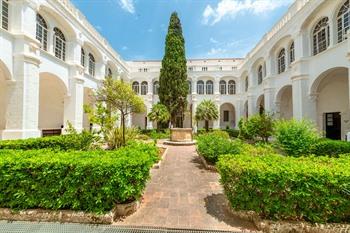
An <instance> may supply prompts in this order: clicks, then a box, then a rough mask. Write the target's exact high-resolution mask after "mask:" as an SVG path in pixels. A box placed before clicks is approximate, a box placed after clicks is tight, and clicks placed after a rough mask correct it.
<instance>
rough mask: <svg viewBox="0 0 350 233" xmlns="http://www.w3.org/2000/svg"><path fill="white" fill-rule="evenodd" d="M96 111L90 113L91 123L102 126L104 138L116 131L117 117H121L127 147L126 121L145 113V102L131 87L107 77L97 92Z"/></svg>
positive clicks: (123, 139)
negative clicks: (128, 117)
mask: <svg viewBox="0 0 350 233" xmlns="http://www.w3.org/2000/svg"><path fill="white" fill-rule="evenodd" d="M95 99H96V102H97V104H96V110H95V111H91V109H90V110H88V112H89V111H90V115H91V117H90V118H91V119H90V120H91V121H92V122H94V123H97V124H99V125H100V126H101V131H102V133H103V134H104V137H105V138H107V137H109V136H110V134H111V132H112V131H115V124H116V120H117V116H118V115H120V120H121V122H120V123H121V125H120V126H121V128H122V135H123V137H122V145H125V143H126V140H125V119H126V117H127V116H128V115H129V114H131V113H140V112H144V111H145V105H144V103H143V100H142V99H141V98H140V97H139V96H137V95H136V94H135V92H134V91H133V90H132V89H131V87H130V85H128V84H127V83H124V82H123V81H120V80H115V79H113V78H112V77H106V79H105V80H104V81H103V83H102V85H101V87H100V88H99V89H98V90H97V91H96V94H95Z"/></svg>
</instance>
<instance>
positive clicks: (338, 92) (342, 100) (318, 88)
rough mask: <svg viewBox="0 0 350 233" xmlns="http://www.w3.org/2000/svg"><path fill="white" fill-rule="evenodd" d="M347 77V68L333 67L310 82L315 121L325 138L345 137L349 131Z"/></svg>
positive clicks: (349, 114) (349, 111) (349, 113)
mask: <svg viewBox="0 0 350 233" xmlns="http://www.w3.org/2000/svg"><path fill="white" fill-rule="evenodd" d="M348 77H349V74H348V68H343V67H339V68H333V69H329V70H327V71H325V72H323V73H322V74H321V75H320V76H319V77H317V78H316V79H315V81H314V82H313V84H312V87H311V97H313V98H314V99H315V102H316V112H317V119H316V122H317V125H318V128H319V129H320V130H322V132H323V134H324V136H326V137H327V138H331V139H338V140H340V139H345V134H346V133H347V132H349V131H350V110H349V78H348Z"/></svg>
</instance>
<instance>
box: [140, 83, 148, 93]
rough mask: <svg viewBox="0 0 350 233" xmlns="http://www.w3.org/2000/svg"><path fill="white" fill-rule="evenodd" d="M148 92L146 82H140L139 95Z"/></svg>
mask: <svg viewBox="0 0 350 233" xmlns="http://www.w3.org/2000/svg"><path fill="white" fill-rule="evenodd" d="M147 92H148V84H147V82H146V81H144V82H142V83H141V95H147Z"/></svg>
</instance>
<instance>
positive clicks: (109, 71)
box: [106, 68, 113, 77]
mask: <svg viewBox="0 0 350 233" xmlns="http://www.w3.org/2000/svg"><path fill="white" fill-rule="evenodd" d="M106 73H107V76H108V77H112V75H113V73H112V70H111V68H108V69H107V72H106Z"/></svg>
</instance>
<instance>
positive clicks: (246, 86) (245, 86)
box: [244, 76, 249, 92]
mask: <svg viewBox="0 0 350 233" xmlns="http://www.w3.org/2000/svg"><path fill="white" fill-rule="evenodd" d="M248 88H249V80H248V76H247V77H246V78H245V83H244V90H245V92H247V91H248Z"/></svg>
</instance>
